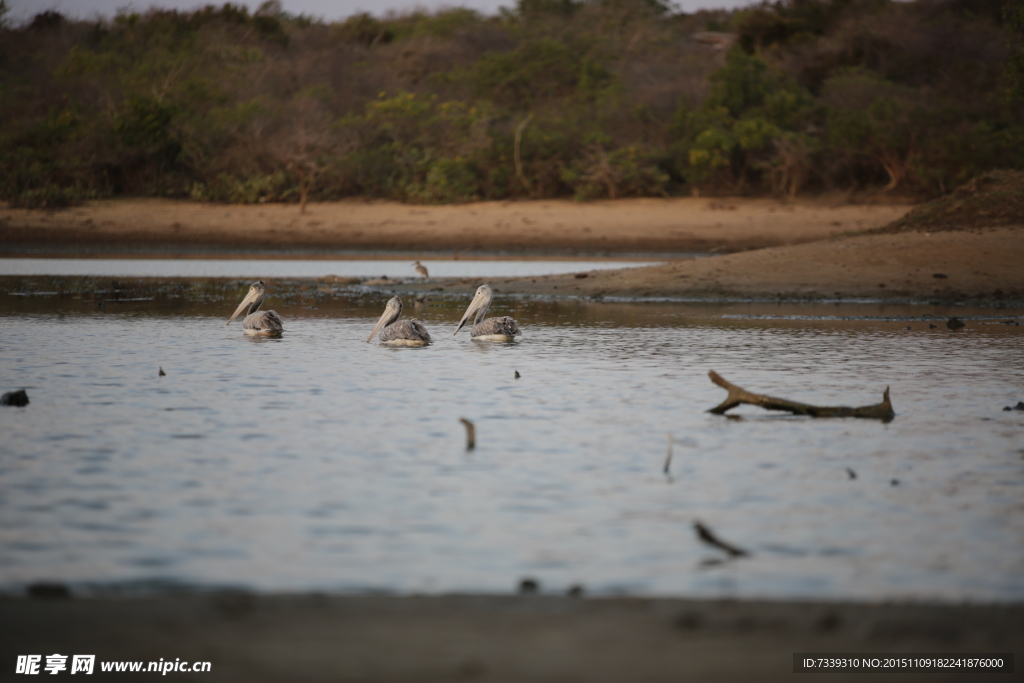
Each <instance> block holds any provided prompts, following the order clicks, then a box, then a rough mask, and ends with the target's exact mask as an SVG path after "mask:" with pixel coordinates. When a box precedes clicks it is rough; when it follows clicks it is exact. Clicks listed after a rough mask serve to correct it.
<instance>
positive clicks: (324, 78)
mask: <svg viewBox="0 0 1024 683" xmlns="http://www.w3.org/2000/svg"><path fill="white" fill-rule="evenodd" d="M6 9H7V8H6V5H5V3H4V2H3V0H0V198H3V199H6V200H8V201H10V202H12V203H13V204H15V205H19V206H36V207H38V206H60V205H67V204H70V203H74V202H76V201H78V200H81V199H85V198H94V197H113V196H121V195H132V196H160V197H191V198H193V199H197V200H212V201H227V202H258V201H304V200H305V199H306V198H307V197H308V198H310V199H318V200H320V199H338V198H342V197H349V196H363V197H384V198H391V199H398V200H402V201H408V202H461V201H470V200H477V199H508V198H542V197H577V198H580V199H589V198H605V197H611V198H614V197H628V196H632V197H636V196H665V195H679V194H685V195H689V194H691V193H693V192H695V191H696V192H701V193H705V194H707V193H742V194H774V195H777V196H782V197H786V196H793V195H795V194H796V193H798V192H803V191H822V190H830V189H843V190H850V191H857V192H882V191H896V192H900V193H908V194H913V195H916V196H919V197H926V196H934V195H938V194H942V193H944V192H946V191H948V190H951V189H952V188H953V187H954V186H956V185H958V184H959V183H961V182H963V181H965V180H967V179H969V178H971V177H973V176H975V175H977V174H978V173H980V172H984V171H987V170H990V169H994V168H1016V169H1021V168H1024V97H1022V91H1024V88H1022V86H1021V83H1022V81H1024V50H1022V47H1021V46H1022V43H1024V0H914V1H911V2H893V1H892V0H783V1H780V2H765V3H763V4H761V5H757V6H753V7H750V8H746V9H742V10H736V11H700V12H696V13H694V14H681V13H677V12H674V11H673V10H672V9H671V8H670V7H669V4H668V3H665V2H662V1H661V0H519V1H518V2H517V3H516V5H515V7H514V8H511V9H503V10H501V11H500V12H499V13H498V15H497V16H483V15H481V14H479V13H477V12H474V11H472V10H468V9H448V10H441V11H437V12H434V13H427V12H415V13H409V14H401V15H391V16H385V17H376V16H372V15H369V14H359V15H355V16H352V17H350V18H349V19H347V20H345V21H343V22H336V23H324V22H322V21H320V20H317V19H314V18H310V17H307V16H301V15H300V16H295V15H291V14H288V13H286V12H284V11H282V9H281V5H280V4H279V3H277V2H273V1H271V2H266V3H264V5H263V6H262V7H261V8H260V9H259V10H258V11H256V12H255V13H250V12H249V11H248V10H247V9H246V8H244V7H242V6H238V5H232V4H225V5H222V6H207V7H205V8H203V9H199V10H196V11H192V12H179V11H163V10H150V11H147V12H145V13H133V12H122V13H120V14H118V15H117V16H116V17H114V18H112V19H109V20H102V21H72V20H69V19H67V18H66V17H64V16H62V15H61V14H59V13H57V12H54V11H47V12H43V13H41V14H38V15H36V16H35V17H34V18H33V19H32V20H30V21H29V22H26V23H25V24H24V25H21V26H13V25H11V24H10V22H7V21H5V20H4V17H3V15H4V14H5V13H6Z"/></svg>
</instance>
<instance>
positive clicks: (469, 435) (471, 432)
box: [459, 417, 476, 451]
mask: <svg viewBox="0 0 1024 683" xmlns="http://www.w3.org/2000/svg"><path fill="white" fill-rule="evenodd" d="M459 422H461V423H462V424H463V425H464V426H465V427H466V450H467V451H471V450H473V449H474V448H476V427H474V426H473V423H472V422H470V421H469V420H467V419H466V418H464V417H460V418H459Z"/></svg>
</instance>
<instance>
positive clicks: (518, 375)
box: [516, 370, 522, 379]
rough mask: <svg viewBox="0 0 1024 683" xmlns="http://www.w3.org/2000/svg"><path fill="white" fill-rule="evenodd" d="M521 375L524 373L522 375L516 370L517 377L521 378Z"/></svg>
mask: <svg viewBox="0 0 1024 683" xmlns="http://www.w3.org/2000/svg"><path fill="white" fill-rule="evenodd" d="M521 376H522V375H520V374H519V371H518V370H516V379H519V378H520V377H521Z"/></svg>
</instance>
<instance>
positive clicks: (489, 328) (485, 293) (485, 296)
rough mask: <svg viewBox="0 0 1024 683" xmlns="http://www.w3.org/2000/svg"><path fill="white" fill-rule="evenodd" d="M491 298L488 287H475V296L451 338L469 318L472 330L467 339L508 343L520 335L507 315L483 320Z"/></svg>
mask: <svg viewBox="0 0 1024 683" xmlns="http://www.w3.org/2000/svg"><path fill="white" fill-rule="evenodd" d="M493 296H494V292H493V291H492V290H491V286H490V285H480V286H479V287H477V290H476V295H475V296H474V297H473V300H472V301H471V302H470V303H469V308H467V309H466V314H465V315H463V316H462V320H460V321H459V326H458V328H456V330H455V332H454V334H453V335H452V336H454V335H455V334H458V333H459V330H461V329H462V326H463V325H465V324H466V322H467V321H468V320H469V319H470V317H473V329H471V330H470V331H469V338H470V339H473V340H475V341H505V342H509V341H514V340H515V338H516V335H519V334H522V332H520V331H519V325H517V324H516V321H515V320H513V319H512V318H510V317H508V316H507V315H506V316H502V317H501V318H486V319H485V318H484V316H485V315H487V309H488V308H490V307H491V298H492V297H493Z"/></svg>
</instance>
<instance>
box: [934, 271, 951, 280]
mask: <svg viewBox="0 0 1024 683" xmlns="http://www.w3.org/2000/svg"><path fill="white" fill-rule="evenodd" d="M932 277H933V278H935V279H936V280H945V279H946V278H947V277H949V276H948V275H946V274H945V273H933V274H932Z"/></svg>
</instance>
